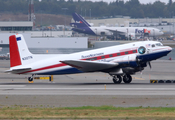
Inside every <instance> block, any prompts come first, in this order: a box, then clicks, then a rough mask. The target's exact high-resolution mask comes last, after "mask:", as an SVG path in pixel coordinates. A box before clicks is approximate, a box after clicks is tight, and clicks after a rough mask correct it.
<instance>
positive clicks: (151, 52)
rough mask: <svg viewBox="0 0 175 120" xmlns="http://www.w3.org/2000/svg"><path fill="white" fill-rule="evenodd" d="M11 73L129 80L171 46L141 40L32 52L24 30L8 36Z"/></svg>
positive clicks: (116, 81) (166, 51) (161, 55)
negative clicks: (101, 75)
mask: <svg viewBox="0 0 175 120" xmlns="http://www.w3.org/2000/svg"><path fill="white" fill-rule="evenodd" d="M9 49H10V50H9V51H10V69H9V70H7V71H6V72H8V73H12V74H30V75H32V77H29V78H28V81H33V76H34V75H63V74H77V73H87V72H104V73H108V74H109V75H110V76H112V78H113V82H114V83H115V84H120V83H121V82H122V81H123V82H124V83H130V82H131V81H132V77H131V75H133V74H135V73H136V72H139V71H142V70H144V68H145V67H146V66H147V65H149V66H150V68H151V64H150V61H152V60H156V59H158V58H161V57H163V56H166V55H167V54H168V53H169V52H171V50H172V48H171V47H169V46H163V44H162V43H160V42H158V41H140V42H133V43H127V44H122V45H116V46H110V47H105V48H99V49H94V50H87V51H83V52H77V53H71V54H32V53H31V52H30V51H29V50H28V47H27V44H26V42H25V39H24V37H23V35H22V34H16V35H12V36H10V37H9Z"/></svg>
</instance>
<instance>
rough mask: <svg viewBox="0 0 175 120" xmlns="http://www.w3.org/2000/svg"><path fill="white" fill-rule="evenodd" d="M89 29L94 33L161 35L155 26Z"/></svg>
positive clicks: (108, 34)
mask: <svg viewBox="0 0 175 120" xmlns="http://www.w3.org/2000/svg"><path fill="white" fill-rule="evenodd" d="M90 29H91V30H92V31H93V32H94V33H95V34H96V35H107V36H110V35H114V33H116V34H120V35H125V36H129V35H135V36H144V34H148V35H149V36H160V35H163V32H162V31H161V30H159V29H156V28H149V27H90Z"/></svg>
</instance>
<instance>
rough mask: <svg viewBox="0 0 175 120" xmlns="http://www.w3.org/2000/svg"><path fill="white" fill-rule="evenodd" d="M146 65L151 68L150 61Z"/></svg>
mask: <svg viewBox="0 0 175 120" xmlns="http://www.w3.org/2000/svg"><path fill="white" fill-rule="evenodd" d="M148 65H149V67H150V69H151V68H152V67H151V62H150V61H149V62H148Z"/></svg>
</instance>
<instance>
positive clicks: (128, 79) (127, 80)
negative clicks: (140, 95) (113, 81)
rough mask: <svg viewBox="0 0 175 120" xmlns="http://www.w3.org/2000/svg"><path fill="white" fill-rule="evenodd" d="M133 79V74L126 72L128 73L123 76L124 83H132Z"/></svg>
mask: <svg viewBox="0 0 175 120" xmlns="http://www.w3.org/2000/svg"><path fill="white" fill-rule="evenodd" d="M131 81H132V77H131V75H128V74H126V75H124V76H123V82H124V83H130V82H131Z"/></svg>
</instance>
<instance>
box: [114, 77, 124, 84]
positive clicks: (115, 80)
mask: <svg viewBox="0 0 175 120" xmlns="http://www.w3.org/2000/svg"><path fill="white" fill-rule="evenodd" d="M113 81H114V83H115V84H120V83H121V82H122V77H121V75H114V76H113Z"/></svg>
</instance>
